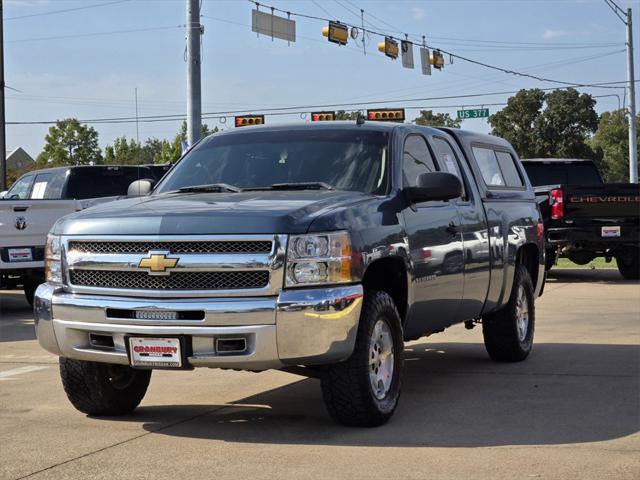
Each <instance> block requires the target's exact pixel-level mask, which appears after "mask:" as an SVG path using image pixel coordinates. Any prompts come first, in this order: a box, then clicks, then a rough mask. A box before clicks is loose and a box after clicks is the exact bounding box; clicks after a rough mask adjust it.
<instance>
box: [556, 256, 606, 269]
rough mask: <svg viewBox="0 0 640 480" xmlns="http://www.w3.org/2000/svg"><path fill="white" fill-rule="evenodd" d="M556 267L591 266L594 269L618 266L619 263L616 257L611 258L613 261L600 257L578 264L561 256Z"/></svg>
mask: <svg viewBox="0 0 640 480" xmlns="http://www.w3.org/2000/svg"><path fill="white" fill-rule="evenodd" d="M554 268H590V269H592V270H594V269H602V268H618V265H617V264H616V259H615V258H614V259H613V260H611V262H609V263H607V261H606V260H605V259H604V258H602V257H598V258H596V259H594V260H592V261H590V262H589V263H587V264H586V265H578V264H576V263H573V262H572V261H571V260H569V259H568V258H561V259H559V260H558V265H556V266H555V267H554Z"/></svg>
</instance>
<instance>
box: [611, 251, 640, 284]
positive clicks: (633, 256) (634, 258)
mask: <svg viewBox="0 0 640 480" xmlns="http://www.w3.org/2000/svg"><path fill="white" fill-rule="evenodd" d="M616 263H617V264H618V271H619V272H620V275H622V276H623V277H624V278H626V279H627V280H638V279H640V248H637V247H628V249H627V250H626V251H624V252H623V253H622V254H621V255H618V256H617V257H616Z"/></svg>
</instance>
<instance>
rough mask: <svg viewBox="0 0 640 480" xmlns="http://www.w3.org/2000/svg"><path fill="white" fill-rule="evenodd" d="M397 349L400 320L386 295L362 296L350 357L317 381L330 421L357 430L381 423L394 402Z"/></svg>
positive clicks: (399, 348)
mask: <svg viewBox="0 0 640 480" xmlns="http://www.w3.org/2000/svg"><path fill="white" fill-rule="evenodd" d="M403 348H404V343H403V339H402V326H401V322H400V315H399V314H398V310H397V309H396V307H395V305H394V303H393V300H392V299H391V297H390V296H389V294H387V293H385V292H379V291H376V292H371V293H370V294H366V295H365V301H364V305H363V307H362V313H361V315H360V324H359V326H358V334H357V337H356V345H355V349H354V351H353V354H352V355H351V357H349V359H347V360H346V361H344V362H341V363H338V364H335V365H330V366H329V367H327V369H326V371H325V372H324V374H323V376H322V378H321V385H322V394H323V397H324V401H325V404H326V406H327V410H328V411H329V414H330V415H331V417H333V419H334V420H336V421H337V422H338V423H341V424H343V425H350V426H358V427H375V426H378V425H382V424H383V423H385V422H387V420H389V418H391V416H392V415H393V412H394V411H395V409H396V406H397V404H398V399H399V397H400V386H401V383H402V351H403Z"/></svg>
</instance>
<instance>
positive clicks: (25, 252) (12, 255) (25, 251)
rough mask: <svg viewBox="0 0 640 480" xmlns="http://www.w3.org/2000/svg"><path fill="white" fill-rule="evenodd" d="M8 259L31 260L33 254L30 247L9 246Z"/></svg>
mask: <svg viewBox="0 0 640 480" xmlns="http://www.w3.org/2000/svg"><path fill="white" fill-rule="evenodd" d="M9 261H10V262H32V261H33V255H32V254H31V249H30V248H10V249H9Z"/></svg>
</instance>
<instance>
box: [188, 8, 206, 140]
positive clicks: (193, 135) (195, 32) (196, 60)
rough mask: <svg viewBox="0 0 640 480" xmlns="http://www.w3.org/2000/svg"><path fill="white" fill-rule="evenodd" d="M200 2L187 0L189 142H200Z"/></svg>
mask: <svg viewBox="0 0 640 480" xmlns="http://www.w3.org/2000/svg"><path fill="white" fill-rule="evenodd" d="M200 35H202V25H200V0H187V141H188V142H189V146H190V147H191V146H193V145H195V143H196V142H197V141H198V140H200V129H201V125H202V99H201V87H200Z"/></svg>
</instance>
